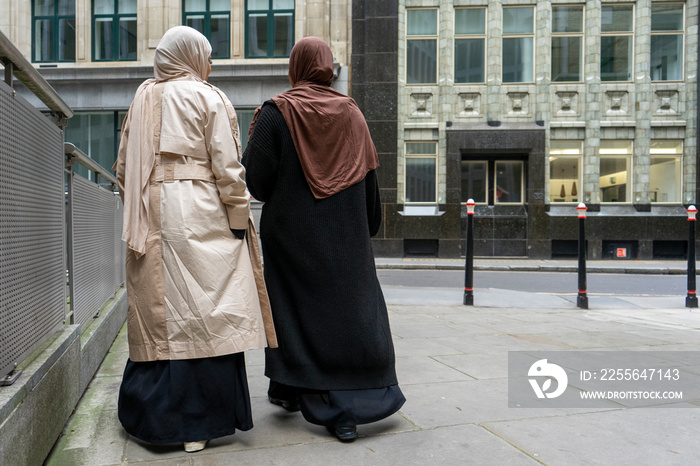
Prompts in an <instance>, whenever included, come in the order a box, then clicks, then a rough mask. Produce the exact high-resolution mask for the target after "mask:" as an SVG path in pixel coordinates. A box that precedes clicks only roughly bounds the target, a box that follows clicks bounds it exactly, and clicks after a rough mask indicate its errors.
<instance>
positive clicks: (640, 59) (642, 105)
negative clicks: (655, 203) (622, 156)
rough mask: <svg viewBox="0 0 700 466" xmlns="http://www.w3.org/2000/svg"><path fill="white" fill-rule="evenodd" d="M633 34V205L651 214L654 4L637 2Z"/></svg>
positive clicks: (649, 0)
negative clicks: (652, 13)
mask: <svg viewBox="0 0 700 466" xmlns="http://www.w3.org/2000/svg"><path fill="white" fill-rule="evenodd" d="M635 23H636V27H635V30H634V83H635V86H634V94H635V95H634V99H633V100H634V101H636V102H637V104H636V106H635V107H634V115H635V120H636V121H637V123H636V126H635V131H634V149H633V150H634V152H633V156H632V173H633V175H632V176H633V184H632V203H633V204H634V206H635V207H636V208H637V210H640V211H651V204H650V202H651V201H650V199H649V166H650V157H649V155H650V150H651V112H652V108H651V107H652V105H651V104H652V99H653V93H652V89H651V75H650V63H651V50H650V47H651V0H638V1H637V5H636V7H635Z"/></svg>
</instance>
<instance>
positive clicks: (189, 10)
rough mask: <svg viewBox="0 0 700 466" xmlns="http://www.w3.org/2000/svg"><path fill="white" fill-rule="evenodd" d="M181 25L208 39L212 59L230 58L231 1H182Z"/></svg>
mask: <svg viewBox="0 0 700 466" xmlns="http://www.w3.org/2000/svg"><path fill="white" fill-rule="evenodd" d="M182 23H183V24H184V25H185V26H189V27H192V28H195V29H196V30H198V31H199V32H201V33H202V34H204V36H205V37H206V38H207V39H209V43H210V44H211V57H212V58H229V57H230V56H231V45H230V44H231V28H230V25H231V0H183V2H182Z"/></svg>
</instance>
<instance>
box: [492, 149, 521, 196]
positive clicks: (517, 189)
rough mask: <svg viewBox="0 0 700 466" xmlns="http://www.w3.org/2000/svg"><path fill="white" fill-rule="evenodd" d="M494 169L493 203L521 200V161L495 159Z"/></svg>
mask: <svg viewBox="0 0 700 466" xmlns="http://www.w3.org/2000/svg"><path fill="white" fill-rule="evenodd" d="M495 165H496V170H495V173H494V175H495V177H496V179H495V184H494V186H495V189H494V203H495V204H521V203H522V202H523V163H522V162H521V161H519V160H516V161H511V160H508V161H506V160H497V161H496V164H495Z"/></svg>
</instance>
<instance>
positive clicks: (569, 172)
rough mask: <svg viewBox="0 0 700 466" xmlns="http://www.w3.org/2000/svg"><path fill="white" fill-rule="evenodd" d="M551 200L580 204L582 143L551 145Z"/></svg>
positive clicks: (553, 141)
mask: <svg viewBox="0 0 700 466" xmlns="http://www.w3.org/2000/svg"><path fill="white" fill-rule="evenodd" d="M549 145H550V148H549V199H550V201H551V202H580V199H581V194H580V192H581V191H580V190H581V160H582V156H583V150H582V146H583V143H582V141H557V140H552V141H550V143H549Z"/></svg>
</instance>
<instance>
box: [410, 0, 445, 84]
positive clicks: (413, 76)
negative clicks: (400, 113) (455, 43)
mask: <svg viewBox="0 0 700 466" xmlns="http://www.w3.org/2000/svg"><path fill="white" fill-rule="evenodd" d="M437 36H438V11H437V8H431V9H414V10H406V83H407V84H436V83H437V42H438V41H437Z"/></svg>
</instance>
